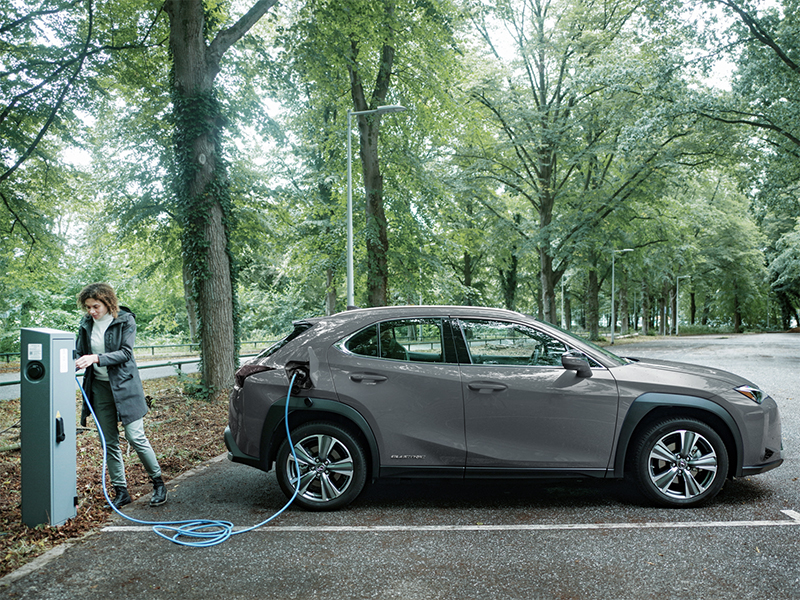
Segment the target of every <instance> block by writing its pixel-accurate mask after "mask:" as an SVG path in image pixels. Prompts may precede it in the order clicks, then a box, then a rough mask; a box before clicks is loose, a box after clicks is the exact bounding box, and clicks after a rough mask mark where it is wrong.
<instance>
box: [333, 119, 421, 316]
mask: <svg viewBox="0 0 800 600" xmlns="http://www.w3.org/2000/svg"><path fill="white" fill-rule="evenodd" d="M404 110H407V109H406V107H405V106H400V105H399V104H387V105H385V106H379V107H378V108H375V109H373V110H356V111H352V110H350V109H348V110H347V306H348V308H349V307H350V306H354V305H355V302H354V300H353V296H354V286H353V152H352V149H351V148H352V143H351V141H350V137H351V134H352V129H353V121H352V117H353V115H369V114H377V115H383V114H386V113H393V112H402V111H404Z"/></svg>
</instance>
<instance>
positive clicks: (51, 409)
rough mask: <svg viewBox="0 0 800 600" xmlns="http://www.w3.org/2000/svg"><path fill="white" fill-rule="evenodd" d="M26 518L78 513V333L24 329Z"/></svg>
mask: <svg viewBox="0 0 800 600" xmlns="http://www.w3.org/2000/svg"><path fill="white" fill-rule="evenodd" d="M20 342H21V350H22V352H21V362H20V371H21V372H20V395H21V398H20V413H21V414H20V416H21V435H20V441H21V446H22V448H21V449H22V522H23V523H25V524H26V525H28V526H29V527H35V526H36V525H40V524H44V523H47V524H49V525H61V524H62V523H64V522H66V521H67V520H68V519H71V518H72V517H74V516H75V515H76V514H77V510H76V505H77V495H76V491H77V460H76V453H75V447H76V439H75V435H76V432H75V359H74V356H73V355H74V351H75V335H74V334H72V333H70V332H68V331H58V330H55V329H32V328H25V329H22V330H21V332H20Z"/></svg>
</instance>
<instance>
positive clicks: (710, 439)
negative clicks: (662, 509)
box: [633, 418, 728, 508]
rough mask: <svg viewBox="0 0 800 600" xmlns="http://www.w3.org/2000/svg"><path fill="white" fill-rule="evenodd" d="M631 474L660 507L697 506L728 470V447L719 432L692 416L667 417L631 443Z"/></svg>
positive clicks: (715, 490)
mask: <svg viewBox="0 0 800 600" xmlns="http://www.w3.org/2000/svg"><path fill="white" fill-rule="evenodd" d="M633 474H634V477H635V479H636V482H637V484H638V487H639V489H640V490H641V491H642V493H643V494H644V495H645V496H646V497H647V498H648V499H650V500H652V501H653V502H655V503H656V504H659V505H661V506H669V507H686V508H688V507H693V506H700V505H701V504H704V503H706V502H708V501H709V500H711V499H712V498H713V497H714V496H716V495H717V494H718V493H719V491H720V490H721V489H722V486H723V485H724V484H725V478H726V477H727V475H728V451H727V449H726V448H725V443H724V442H723V441H722V438H721V437H720V436H719V434H718V433H717V432H716V431H714V429H712V428H711V427H709V426H708V425H706V424H705V423H703V422H701V421H697V420H695V419H680V418H675V419H666V420H662V421H658V422H656V423H654V424H653V425H652V426H650V427H648V428H647V429H646V430H645V431H644V432H643V433H642V434H641V435H640V436H639V437H638V438H637V440H636V441H635V442H634V445H633Z"/></svg>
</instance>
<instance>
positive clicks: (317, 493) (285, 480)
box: [275, 422, 367, 510]
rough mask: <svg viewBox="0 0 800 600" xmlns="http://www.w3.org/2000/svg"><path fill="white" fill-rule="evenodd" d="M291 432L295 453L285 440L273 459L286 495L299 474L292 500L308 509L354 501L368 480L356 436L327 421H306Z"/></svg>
mask: <svg viewBox="0 0 800 600" xmlns="http://www.w3.org/2000/svg"><path fill="white" fill-rule="evenodd" d="M291 434H292V442H293V444H294V451H295V452H294V454H292V451H291V448H290V446H289V443H288V441H286V440H284V442H283V444H281V447H280V449H279V450H278V455H277V458H276V461H275V472H276V475H277V477H278V483H279V484H280V486H281V489H282V490H283V493H284V494H286V496H287V498H291V497H292V496H293V495H294V491H295V487H296V486H297V485H298V473H299V478H300V479H299V488H298V494H297V498H296V499H295V502H296V503H297V504H299V505H300V506H302V507H303V508H305V509H307V510H337V509H339V508H343V507H345V506H347V505H348V504H350V503H351V502H352V501H353V500H355V499H356V497H357V496H358V495H359V494H360V493H361V490H363V489H364V485H365V483H366V480H367V460H366V455H365V453H364V449H363V447H362V446H361V444H360V443H359V441H358V439H357V438H356V437H355V436H354V435H353V434H352V433H350V431H348V430H347V429H346V428H344V427H341V426H339V425H336V424H334V423H326V422H313V423H306V424H304V425H301V426H300V427H297V428H296V429H294V430H293V431H292V432H291ZM295 455H296V457H297V460H295Z"/></svg>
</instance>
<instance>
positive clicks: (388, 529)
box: [102, 510, 800, 533]
mask: <svg viewBox="0 0 800 600" xmlns="http://www.w3.org/2000/svg"><path fill="white" fill-rule="evenodd" d="M781 512H782V513H783V514H785V515H786V516H787V517H789V520H785V519H784V520H781V521H667V522H664V523H569V524H566V523H565V524H559V523H550V524H546V523H541V524H535V523H530V524H515V525H511V524H509V525H486V524H483V523H476V524H474V525H269V526H265V527H261V528H259V529H256V530H254V531H260V532H264V533H270V532H282V533H283V532H286V533H313V532H320V533H394V532H417V531H432V532H437V531H575V530H586V529H591V530H610V529H702V528H708V527H782V526H786V525H789V526H792V525H795V526H798V525H800V513H798V512H797V511H794V510H782V511H781ZM242 529H247V527H235V528H234V530H233V531H234V532H235V531H241V530H242ZM102 531H109V532H141V531H147V532H152V531H153V530H152V528H151V527H150V526H148V525H146V526H142V525H109V526H108V527H103V529H102Z"/></svg>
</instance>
